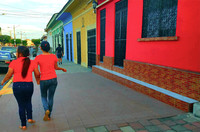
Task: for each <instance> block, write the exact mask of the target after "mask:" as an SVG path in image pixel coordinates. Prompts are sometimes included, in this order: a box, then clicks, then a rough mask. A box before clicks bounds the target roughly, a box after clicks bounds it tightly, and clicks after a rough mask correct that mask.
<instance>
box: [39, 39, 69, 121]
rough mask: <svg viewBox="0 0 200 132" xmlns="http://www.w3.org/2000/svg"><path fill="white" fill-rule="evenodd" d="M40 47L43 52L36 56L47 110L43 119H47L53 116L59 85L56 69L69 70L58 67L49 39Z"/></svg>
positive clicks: (41, 89)
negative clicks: (51, 52) (55, 95)
mask: <svg viewBox="0 0 200 132" xmlns="http://www.w3.org/2000/svg"><path fill="white" fill-rule="evenodd" d="M40 48H41V50H42V52H43V54H41V55H38V56H37V57H36V58H35V62H36V64H37V65H39V66H40V73H41V77H40V92H41V99H42V104H43V107H44V111H45V115H44V118H43V120H44V121H47V120H50V118H51V112H52V109H53V99H54V94H55V91H56V87H57V75H56V72H55V70H62V71H63V72H67V70H66V69H64V68H61V67H58V65H57V61H58V59H57V57H56V56H55V55H54V54H50V53H49V52H48V51H49V50H50V45H49V43H48V42H47V41H43V42H42V43H41V45H40Z"/></svg>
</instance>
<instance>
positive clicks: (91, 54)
mask: <svg viewBox="0 0 200 132" xmlns="http://www.w3.org/2000/svg"><path fill="white" fill-rule="evenodd" d="M87 40H88V66H89V67H92V65H95V64H96V29H91V30H88V31H87Z"/></svg>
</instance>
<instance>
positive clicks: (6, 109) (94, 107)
mask: <svg viewBox="0 0 200 132" xmlns="http://www.w3.org/2000/svg"><path fill="white" fill-rule="evenodd" d="M62 67H65V68H67V70H68V73H63V72H60V71H58V72H57V74H58V82H59V83H58V87H57V90H56V94H55V100H54V103H55V104H54V109H53V113H52V120H51V121H48V122H44V121H43V120H42V119H43V115H44V111H43V108H42V104H41V99H40V91H39V86H37V85H35V88H34V95H33V98H32V99H33V101H32V103H33V117H34V119H35V120H36V123H35V124H34V125H31V124H28V129H27V132H62V131H65V132H108V131H112V130H113V132H114V130H115V132H121V131H123V132H135V131H138V132H154V131H158V132H162V131H167V132H176V131H178V132H179V131H180V132H186V131H187V132H189V131H194V132H199V131H200V123H199V121H200V119H199V118H195V117H193V115H192V114H189V113H184V112H182V111H180V110H178V109H176V108H174V107H171V106H169V105H167V104H164V103H162V102H160V101H158V100H155V99H153V98H151V97H148V96H146V95H143V94H140V93H138V92H135V91H133V90H131V89H129V88H127V87H125V86H122V85H120V84H118V83H116V82H113V81H110V80H108V79H106V78H103V77H101V76H99V75H96V74H93V73H92V72H91V69H88V68H84V67H81V66H80V65H76V64H74V63H70V62H65V63H64V64H63V65H62ZM0 106H1V107H0V114H1V116H0V129H1V131H2V132H18V131H19V132H20V131H21V130H20V129H19V128H18V126H19V125H20V121H19V117H18V107H17V103H16V101H15V99H14V97H13V95H3V96H1V97H0Z"/></svg>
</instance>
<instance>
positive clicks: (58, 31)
mask: <svg viewBox="0 0 200 132" xmlns="http://www.w3.org/2000/svg"><path fill="white" fill-rule="evenodd" d="M57 16H58V13H55V14H54V15H53V16H52V18H51V19H50V21H49V23H48V24H47V26H46V29H45V31H46V32H47V41H48V42H49V43H50V45H51V49H52V52H53V53H55V51H56V48H57V47H58V44H60V45H61V47H62V48H63V53H64V57H66V54H65V49H66V47H65V45H64V39H63V33H64V31H63V22H62V21H60V20H56V18H57Z"/></svg>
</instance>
